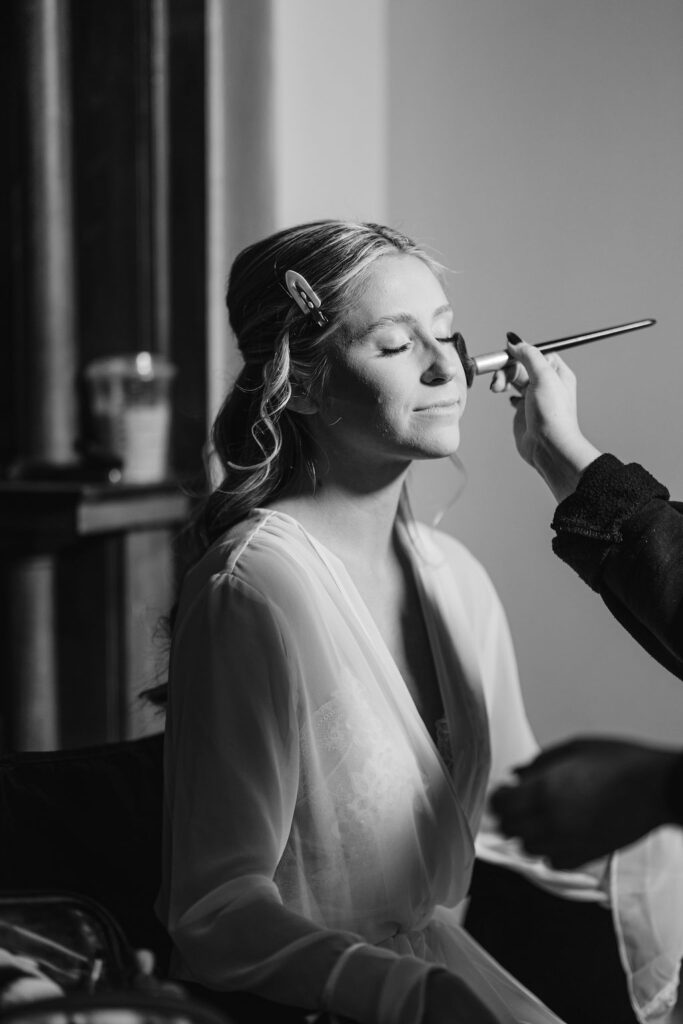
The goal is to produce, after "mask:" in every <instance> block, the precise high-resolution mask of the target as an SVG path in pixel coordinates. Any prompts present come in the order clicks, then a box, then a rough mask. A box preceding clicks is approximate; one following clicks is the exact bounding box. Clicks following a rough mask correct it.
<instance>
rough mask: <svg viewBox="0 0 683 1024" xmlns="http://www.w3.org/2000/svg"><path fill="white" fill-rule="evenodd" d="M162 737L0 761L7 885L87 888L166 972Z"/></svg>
mask: <svg viewBox="0 0 683 1024" xmlns="http://www.w3.org/2000/svg"><path fill="white" fill-rule="evenodd" d="M162 779H163V734H162V733H158V734H156V735H154V736H148V737H144V738H142V739H138V740H128V741H123V742H120V743H108V744H104V745H102V746H97V747H87V748H83V749H80V750H58V751H50V752H44V753H43V752H40V753H15V754H8V755H5V756H3V757H0V889H3V890H17V889H31V890H37V889H49V890H59V891H67V892H74V893H83V894H85V895H86V896H90V897H92V898H94V899H96V900H98V902H100V903H101V904H102V905H103V906H105V907H106V908H107V909H108V910H109V911H110V912H111V913H112V914H113V915H114V917H115V918H116V919H117V921H118V922H119V924H120V925H121V927H122V928H123V930H124V932H125V934H126V937H127V938H128V940H129V942H130V943H131V944H132V945H133V946H135V947H144V948H146V949H151V950H153V952H154V953H155V955H156V958H157V970H158V972H159V973H162V974H163V973H164V972H165V970H166V968H167V964H168V954H169V949H170V942H169V939H168V936H167V934H166V931H165V929H164V928H163V927H162V925H161V923H160V922H159V921H158V919H157V917H156V916H155V914H154V909H153V904H154V901H155V899H156V895H157V892H158V889H159V881H160V872H161V817H162V789H163V785H162Z"/></svg>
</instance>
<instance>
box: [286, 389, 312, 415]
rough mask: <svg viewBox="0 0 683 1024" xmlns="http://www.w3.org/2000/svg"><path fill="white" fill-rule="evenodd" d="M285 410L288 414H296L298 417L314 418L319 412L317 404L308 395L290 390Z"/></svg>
mask: <svg viewBox="0 0 683 1024" xmlns="http://www.w3.org/2000/svg"><path fill="white" fill-rule="evenodd" d="M287 409H289V411H290V412H298V413H299V415H300V416H315V414H316V413H317V412H319V408H318V403H317V402H316V401H315V399H314V398H312V397H311V396H310V395H307V394H304V393H302V392H301V391H297V390H296V389H294V388H293V389H292V394H291V395H290V398H289V401H288V402H287Z"/></svg>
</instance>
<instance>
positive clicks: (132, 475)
mask: <svg viewBox="0 0 683 1024" xmlns="http://www.w3.org/2000/svg"><path fill="white" fill-rule="evenodd" d="M175 374H176V368H175V366H173V364H172V363H169V362H168V361H167V360H166V359H165V358H164V357H163V356H159V355H153V354H152V353H151V352H135V353H130V354H124V355H118V356H109V357H107V358H104V359H96V360H95V361H94V362H92V363H90V364H89V365H88V366H87V367H86V368H85V373H84V376H85V381H86V386H87V394H88V403H89V412H90V419H91V424H92V428H91V429H92V439H93V441H94V443H95V444H96V445H97V447H98V448H99V449H100V450H101V451H103V452H107V453H109V454H111V455H113V456H115V457H116V458H118V459H120V461H121V481H122V482H123V483H133V484H149V483H159V482H161V481H163V480H166V479H167V478H168V473H169V442H170V434H171V400H170V391H171V382H172V380H173V378H174V376H175Z"/></svg>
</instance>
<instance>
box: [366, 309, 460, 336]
mask: <svg viewBox="0 0 683 1024" xmlns="http://www.w3.org/2000/svg"><path fill="white" fill-rule="evenodd" d="M452 312H453V307H452V306H451V305H450V304H449V303H446V304H445V305H444V306H439V308H438V309H435V310H434V313H433V319H434V320H436V318H437V317H439V316H442V315H443V314H444V313H452ZM416 323H417V320H416V318H415V317H414V316H412V315H411V314H410V313H393V314H390V315H388V316H381V317H380V318H379V320H374V321H373V322H372V323H371V324H368V326H367V327H366V328H365V329H364V330H363V331H362V332H361V333H360V334H357V335H356V338H355V340H356V341H361V340H362V339H363V338H365V337H367V335H368V334H372V332H373V331H376V330H377V329H378V328H379V327H391V326H392V325H393V324H410V325H411V326H414V325H415V324H416Z"/></svg>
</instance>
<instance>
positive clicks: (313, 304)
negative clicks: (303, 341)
mask: <svg viewBox="0 0 683 1024" xmlns="http://www.w3.org/2000/svg"><path fill="white" fill-rule="evenodd" d="M285 285H286V286H287V291H288V292H289V294H290V295H291V296H292V298H293V299H294V301H295V302H296V304H297V306H298V307H299V309H301V310H303V312H304V313H306V314H307V315H308V316H312V317H313V320H314V321H315V323H316V324H317V325H318V327H324V326H325V324H326V323H327V317H326V316H325V314H324V313H323V311H322V309H321V308H320V299H319V298H318V296H317V295H316V293H315V292H314V291H313V289H312V288H311V286H310V284H309V283H308V281H307V280H306V278H305V277H303V276H302V275H301V274H298V273H297V272H296V270H287V271H286V272H285Z"/></svg>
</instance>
